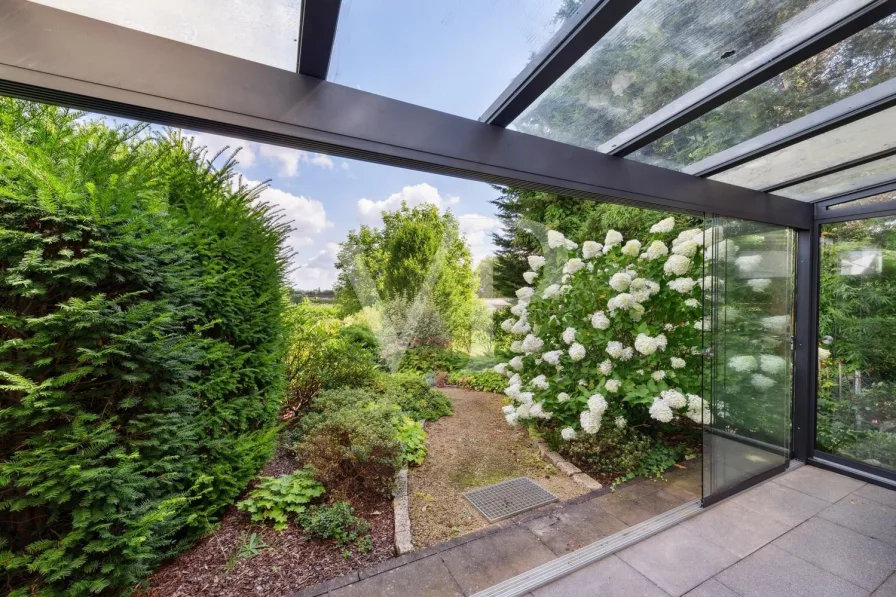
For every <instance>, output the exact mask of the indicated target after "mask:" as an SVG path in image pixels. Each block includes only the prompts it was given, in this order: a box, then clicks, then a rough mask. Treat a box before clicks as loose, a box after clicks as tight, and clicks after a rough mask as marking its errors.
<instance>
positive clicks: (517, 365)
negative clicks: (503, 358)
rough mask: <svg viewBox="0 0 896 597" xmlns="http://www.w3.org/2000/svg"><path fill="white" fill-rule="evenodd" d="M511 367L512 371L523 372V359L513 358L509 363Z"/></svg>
mask: <svg viewBox="0 0 896 597" xmlns="http://www.w3.org/2000/svg"><path fill="white" fill-rule="evenodd" d="M507 364H508V365H510V368H511V369H516V370H517V371H522V370H523V357H513V358H512V359H510V362H509V363H507Z"/></svg>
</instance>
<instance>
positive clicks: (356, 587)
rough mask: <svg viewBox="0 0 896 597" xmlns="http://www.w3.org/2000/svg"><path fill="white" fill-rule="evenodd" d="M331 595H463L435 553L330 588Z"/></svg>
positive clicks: (334, 596) (434, 596)
mask: <svg viewBox="0 0 896 597" xmlns="http://www.w3.org/2000/svg"><path fill="white" fill-rule="evenodd" d="M329 595H330V597H374V596H382V597H386V596H392V595H414V596H415V597H463V593H462V592H461V590H460V587H459V586H458V584H457V583H456V582H454V579H453V578H452V576H451V573H450V572H449V571H448V568H447V567H446V566H445V564H444V563H443V562H442V560H441V559H440V558H439V556H437V555H436V556H431V557H428V558H424V559H422V560H419V561H417V562H414V563H412V564H408V565H406V566H402V567H400V568H395V569H394V570H390V571H389V572H384V573H382V574H378V575H376V576H371V577H370V578H365V579H364V580H362V581H359V582H356V583H354V584H351V585H348V586H346V587H342V588H341V589H336V590H334V591H330V593H329Z"/></svg>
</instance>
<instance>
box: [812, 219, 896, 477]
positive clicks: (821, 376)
mask: <svg viewBox="0 0 896 597" xmlns="http://www.w3.org/2000/svg"><path fill="white" fill-rule="evenodd" d="M820 272H821V286H820V290H819V303H818V334H819V338H820V341H821V344H820V348H819V367H818V416H817V429H816V440H815V441H816V447H817V448H818V449H819V450H823V451H825V452H829V453H831V454H838V455H840V456H845V457H847V458H853V459H855V460H859V461H861V462H864V463H865V464H870V465H872V466H878V467H881V468H884V469H887V470H891V471H893V470H896V216H890V217H886V218H873V219H868V220H858V221H851V222H840V223H837V224H824V225H822V227H821V267H820Z"/></svg>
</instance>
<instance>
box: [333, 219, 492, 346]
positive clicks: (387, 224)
mask: <svg viewBox="0 0 896 597" xmlns="http://www.w3.org/2000/svg"><path fill="white" fill-rule="evenodd" d="M382 217H383V226H382V228H372V227H369V226H361V228H360V230H358V231H357V232H355V231H354V230H352V231H350V232H349V235H348V238H347V239H346V241H345V242H344V243H343V244H342V246H341V248H340V251H339V256H338V258H337V262H336V268H337V269H338V270H339V277H338V280H337V283H336V296H337V302H338V304H339V306H340V308H341V309H342V311H343V312H344V313H345V314H350V313H355V312H357V311H359V310H360V309H361V308H362V307H364V306H368V305H371V304H372V303H373V302H376V301H385V302H391V301H397V302H396V304H402V305H405V306H406V307H405V308H404V309H403V311H406V313H404V315H403V316H401V317H399V318H400V319H401V320H402V321H393V322H392V324H393V325H394V326H395V327H397V328H403V327H404V324H405V322H406V321H407V320H408V317H409V316H410V312H411V310H412V309H413V305H415V304H417V305H426V304H431V305H433V308H434V309H435V311H436V313H437V315H438V316H439V317H440V318H441V320H442V322H443V324H444V326H445V328H446V329H447V331H448V333H449V336H450V340H451V341H452V342H453V343H455V344H457V345H458V346H460V347H467V346H469V343H470V330H471V318H472V314H473V299H474V293H475V291H476V279H475V277H474V275H473V259H472V256H471V254H470V249H469V247H468V246H467V243H466V240H465V239H464V238H463V237H462V236H461V235H460V232H459V229H458V223H457V219H456V218H455V217H454V216H453V215H452V214H451V213H445V214H442V213H440V212H439V209H438V208H437V207H436V206H434V205H428V204H427V205H419V206H416V207H408V206H407V205H406V204H402V206H401V207H400V208H399V209H398V210H396V211H393V212H384V213H383V216H382Z"/></svg>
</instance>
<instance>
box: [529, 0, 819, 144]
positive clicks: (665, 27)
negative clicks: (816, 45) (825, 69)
mask: <svg viewBox="0 0 896 597" xmlns="http://www.w3.org/2000/svg"><path fill="white" fill-rule="evenodd" d="M833 4H835V0H817V1H812V0H765V1H763V2H756V1H754V0H726V1H725V2H719V1H718V0H642V1H641V2H640V3H639V4H638V5H637V6H636V7H635V8H634V9H633V10H632V11H631V12H630V13H629V14H628V15H627V16H626V17H625V18H624V19H623V20H622V21H621V22H620V23H619V24H618V25H617V26H616V27H615V28H613V30H611V31H610V32H609V33H608V34H607V35H605V36H604V37H603V39H601V40H600V41H599V42H598V43H597V44H595V45H594V47H592V48H591V50H589V51H588V52H587V53H586V54H585V55H584V56H583V57H582V58H581V59H579V61H578V62H577V63H576V64H575V65H574V66H573V67H572V68H571V69H569V71H567V72H566V73H565V74H564V75H563V76H562V77H561V78H560V79H559V80H558V81H557V82H556V83H554V85H552V86H551V87H550V88H549V89H548V90H547V91H546V92H545V93H544V94H542V96H541V97H540V98H539V99H538V100H536V101H535V102H534V103H533V104H532V105H531V106H530V107H529V108H528V109H527V110H526V111H525V112H524V113H523V114H522V115H520V117H519V118H517V119H516V120H515V121H514V122H513V124H512V128H514V129H516V130H519V131H522V132H526V133H531V134H535V135H539V136H542V137H547V138H550V139H554V140H556V141H561V142H564V143H570V144H573V145H578V146H580V147H585V148H589V149H598V147H599V146H600V145H601V144H603V143H605V142H607V141H609V140H610V139H612V138H613V137H615V136H616V135H618V134H619V133H621V132H623V131H624V130H626V129H628V128H629V127H631V126H633V125H635V124H637V123H638V122H639V121H641V120H642V119H644V118H645V117H647V116H650V115H651V114H653V113H654V112H656V111H658V110H660V109H662V108H664V107H666V106H668V105H669V104H671V103H672V102H673V101H674V100H676V99H678V98H680V97H681V96H683V95H684V94H686V93H688V92H690V91H692V90H694V89H695V88H697V87H698V86H700V85H701V84H704V83H706V82H707V81H708V80H709V79H712V78H713V77H716V76H717V75H720V74H721V73H722V72H723V71H725V70H726V69H728V68H729V67H732V66H734V65H736V64H739V63H741V62H743V61H745V60H748V61H750V63H752V62H753V61H755V60H756V56H753V54H754V53H756V52H764V50H763V48H766V47H771V46H769V44H773V45H774V46H777V44H774V42H776V40H780V39H787V38H789V36H790V35H791V34H793V33H794V32H797V31H800V26H801V25H802V24H803V23H804V22H805V21H807V20H808V19H810V18H811V17H813V16H816V15H817V14H819V13H820V12H821V11H822V10H823V9H825V8H827V7H829V6H831V5H833ZM778 51H780V50H778Z"/></svg>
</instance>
